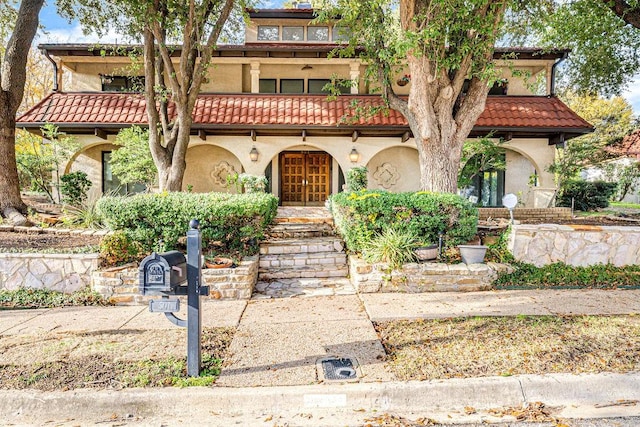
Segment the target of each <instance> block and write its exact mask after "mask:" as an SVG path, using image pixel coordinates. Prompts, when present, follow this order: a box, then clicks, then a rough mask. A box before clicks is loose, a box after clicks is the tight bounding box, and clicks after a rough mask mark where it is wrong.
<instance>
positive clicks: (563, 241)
mask: <svg viewBox="0 0 640 427" xmlns="http://www.w3.org/2000/svg"><path fill="white" fill-rule="evenodd" d="M509 250H510V251H511V253H513V256H514V257H515V258H516V259H517V260H518V261H523V262H527V263H531V264H534V265H536V266H538V267H540V266H543V265H547V264H551V263H554V262H564V263H566V264H569V265H574V266H587V265H594V264H608V263H611V264H614V265H616V266H624V265H632V264H640V227H608V226H607V227H605V226H588V225H555V224H541V225H527V224H522V225H513V226H512V229H511V234H510V236H509Z"/></svg>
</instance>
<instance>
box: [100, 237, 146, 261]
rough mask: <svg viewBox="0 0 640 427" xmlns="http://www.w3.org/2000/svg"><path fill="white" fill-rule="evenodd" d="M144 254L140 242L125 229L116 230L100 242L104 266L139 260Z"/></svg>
mask: <svg viewBox="0 0 640 427" xmlns="http://www.w3.org/2000/svg"><path fill="white" fill-rule="evenodd" d="M142 255H143V253H142V248H141V247H140V244H139V243H138V242H136V241H134V240H133V239H132V238H131V237H130V236H129V234H128V233H127V232H125V231H115V232H113V233H111V234H109V235H108V236H105V237H104V238H103V239H102V241H101V242H100V259H101V262H102V265H104V266H113V265H122V264H126V263H128V262H133V261H137V260H139V258H141V256H142Z"/></svg>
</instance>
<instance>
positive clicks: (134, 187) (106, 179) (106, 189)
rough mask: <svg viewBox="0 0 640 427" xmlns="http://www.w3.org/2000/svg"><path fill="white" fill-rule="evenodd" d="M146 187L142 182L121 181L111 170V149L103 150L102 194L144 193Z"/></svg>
mask: <svg viewBox="0 0 640 427" xmlns="http://www.w3.org/2000/svg"><path fill="white" fill-rule="evenodd" d="M146 189H147V187H146V186H145V185H144V184H142V183H135V184H123V183H121V182H120V180H119V179H118V177H117V176H116V175H114V174H113V172H112V170H111V151H103V152H102V194H107V193H108V194H120V195H125V194H135V193H143V192H144V191H146Z"/></svg>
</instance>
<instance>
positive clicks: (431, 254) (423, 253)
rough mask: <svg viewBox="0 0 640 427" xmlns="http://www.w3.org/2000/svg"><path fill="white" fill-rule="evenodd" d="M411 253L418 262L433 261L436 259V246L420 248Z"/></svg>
mask: <svg viewBox="0 0 640 427" xmlns="http://www.w3.org/2000/svg"><path fill="white" fill-rule="evenodd" d="M413 252H414V253H415V254H416V258H418V261H420V262H423V261H433V260H434V259H436V258H438V245H429V246H420V247H419V248H415V249H414V250H413Z"/></svg>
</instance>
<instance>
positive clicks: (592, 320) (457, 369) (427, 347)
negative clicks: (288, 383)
mask: <svg viewBox="0 0 640 427" xmlns="http://www.w3.org/2000/svg"><path fill="white" fill-rule="evenodd" d="M375 326H376V329H377V331H378V333H379V334H380V337H381V339H382V343H383V345H384V347H385V350H386V351H387V354H388V359H387V362H388V364H389V367H390V368H391V370H392V371H393V372H394V373H395V374H396V375H397V376H398V379H400V380H431V379H444V378H470V377H483V376H494V375H502V376H510V375H518V374H546V373H560V372H568V373H582V372H628V371H634V370H639V369H640V317H638V316H610V317H609V316H575V317H554V316H518V317H478V318H455V319H445V320H417V321H392V322H384V323H378V324H376V325H375Z"/></svg>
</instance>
